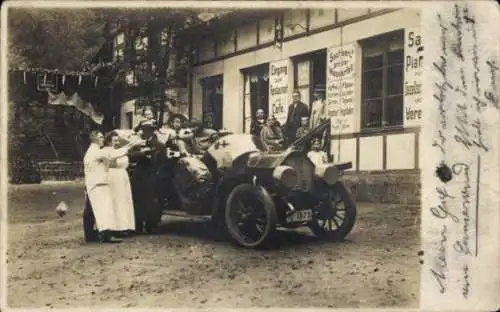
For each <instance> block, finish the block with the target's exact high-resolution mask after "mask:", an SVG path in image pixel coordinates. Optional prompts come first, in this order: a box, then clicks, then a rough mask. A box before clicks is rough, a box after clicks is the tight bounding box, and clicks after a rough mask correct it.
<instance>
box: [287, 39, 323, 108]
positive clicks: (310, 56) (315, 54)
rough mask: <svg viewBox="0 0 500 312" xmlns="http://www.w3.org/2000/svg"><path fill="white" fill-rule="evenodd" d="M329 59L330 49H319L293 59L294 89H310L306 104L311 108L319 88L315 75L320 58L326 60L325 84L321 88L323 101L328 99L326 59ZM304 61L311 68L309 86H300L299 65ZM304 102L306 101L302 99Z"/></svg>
mask: <svg viewBox="0 0 500 312" xmlns="http://www.w3.org/2000/svg"><path fill="white" fill-rule="evenodd" d="M327 57H328V49H326V48H324V49H319V50H315V51H312V52H309V53H306V54H302V55H298V56H295V57H293V59H292V64H293V89H294V90H295V89H305V88H307V89H308V94H309V103H306V104H307V105H308V106H309V107H311V104H312V102H313V101H314V97H313V95H314V89H315V88H316V87H317V86H318V82H315V81H314V78H315V73H316V72H317V71H318V69H317V68H315V66H314V65H315V60H316V59H317V58H318V59H319V58H323V59H324V68H323V69H322V70H321V71H323V72H324V75H323V77H324V79H325V80H324V82H323V84H322V88H321V93H322V94H323V99H325V98H326V84H327V82H328V81H327V80H328V79H327V74H326V73H327V62H326V59H327ZM304 61H307V62H308V67H309V82H308V84H303V85H299V84H298V64H299V63H302V62H304ZM301 100H302V101H303V100H304V99H301Z"/></svg>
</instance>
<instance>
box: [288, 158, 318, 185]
mask: <svg viewBox="0 0 500 312" xmlns="http://www.w3.org/2000/svg"><path fill="white" fill-rule="evenodd" d="M283 165H287V166H290V167H292V168H294V169H295V170H296V171H297V177H298V183H297V188H299V189H302V190H304V191H311V190H312V188H313V182H314V165H313V164H312V163H311V161H309V159H307V158H305V157H303V156H299V155H297V156H290V157H288V158H287V159H286V160H285V161H284V162H283Z"/></svg>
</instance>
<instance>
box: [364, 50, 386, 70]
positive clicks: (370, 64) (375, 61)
mask: <svg viewBox="0 0 500 312" xmlns="http://www.w3.org/2000/svg"><path fill="white" fill-rule="evenodd" d="M363 62H364V70H370V69H375V68H380V67H382V65H384V57H383V56H382V54H380V55H375V56H370V57H365V58H364V60H363Z"/></svg>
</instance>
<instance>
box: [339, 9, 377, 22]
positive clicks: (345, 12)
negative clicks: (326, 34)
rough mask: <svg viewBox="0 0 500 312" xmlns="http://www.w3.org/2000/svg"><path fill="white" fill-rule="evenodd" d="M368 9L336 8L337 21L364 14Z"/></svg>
mask: <svg viewBox="0 0 500 312" xmlns="http://www.w3.org/2000/svg"><path fill="white" fill-rule="evenodd" d="M368 13H369V9H365V8H338V9H337V19H338V20H337V22H339V23H340V22H343V21H346V20H349V19H352V18H356V17H358V16H362V15H366V14H368Z"/></svg>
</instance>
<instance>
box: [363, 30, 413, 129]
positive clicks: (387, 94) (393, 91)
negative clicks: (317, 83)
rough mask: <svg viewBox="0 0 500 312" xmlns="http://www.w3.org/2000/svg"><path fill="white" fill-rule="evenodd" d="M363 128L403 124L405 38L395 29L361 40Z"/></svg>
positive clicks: (381, 127)
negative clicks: (394, 30)
mask: <svg viewBox="0 0 500 312" xmlns="http://www.w3.org/2000/svg"><path fill="white" fill-rule="evenodd" d="M362 46H363V78H362V94H363V95H362V97H363V109H362V111H363V116H362V128H363V129H384V128H391V127H397V126H402V124H403V86H404V71H403V70H404V39H403V31H402V30H401V31H396V32H392V33H389V34H385V35H382V36H377V37H375V38H370V39H368V40H366V41H365V42H363V43H362Z"/></svg>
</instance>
